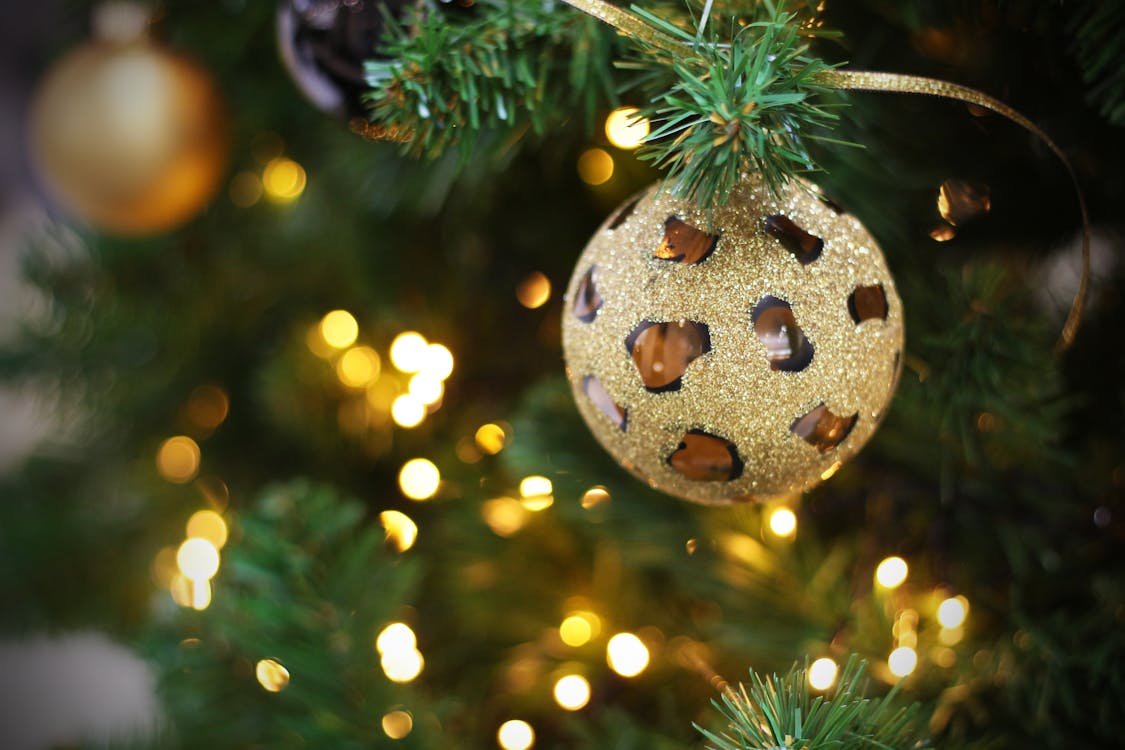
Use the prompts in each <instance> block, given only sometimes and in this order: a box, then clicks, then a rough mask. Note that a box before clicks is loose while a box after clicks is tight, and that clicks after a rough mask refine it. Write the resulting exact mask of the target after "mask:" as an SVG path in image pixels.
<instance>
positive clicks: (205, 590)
mask: <svg viewBox="0 0 1125 750" xmlns="http://www.w3.org/2000/svg"><path fill="white" fill-rule="evenodd" d="M189 583H190V584H191V608H192V609H197V610H199V611H201V612H202V611H203V610H205V609H207V608H208V607H209V606H211V582H210V581H189Z"/></svg>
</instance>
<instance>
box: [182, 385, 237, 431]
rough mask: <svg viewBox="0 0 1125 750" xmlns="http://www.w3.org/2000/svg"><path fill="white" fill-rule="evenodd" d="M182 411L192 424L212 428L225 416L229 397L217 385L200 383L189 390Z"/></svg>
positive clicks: (220, 422)
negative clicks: (188, 395)
mask: <svg viewBox="0 0 1125 750" xmlns="http://www.w3.org/2000/svg"><path fill="white" fill-rule="evenodd" d="M184 411H185V412H186V415H187V418H188V419H189V420H190V421H191V423H192V424H193V425H194V426H196V427H198V428H199V429H201V430H214V429H215V428H216V427H218V426H219V425H221V424H222V423H223V420H225V419H226V418H227V414H228V413H229V412H230V399H229V398H228V397H227V393H226V391H224V390H223V389H222V388H220V387H218V386H217V385H201V386H199V387H198V388H196V389H195V390H193V391H192V392H191V396H190V397H189V398H188V402H187V406H186V407H185V409H184Z"/></svg>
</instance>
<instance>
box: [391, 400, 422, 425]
mask: <svg viewBox="0 0 1125 750" xmlns="http://www.w3.org/2000/svg"><path fill="white" fill-rule="evenodd" d="M425 418H426V405H425V404H423V403H422V402H421V400H419V399H418V397H417V396H412V395H411V394H409V393H404V394H402V395H401V396H399V397H398V398H396V399H395V400H394V403H392V404H391V419H393V420H394V421H395V424H397V425H398V426H399V427H407V428H409V427H417V426H418V425H420V424H422V420H423V419H425Z"/></svg>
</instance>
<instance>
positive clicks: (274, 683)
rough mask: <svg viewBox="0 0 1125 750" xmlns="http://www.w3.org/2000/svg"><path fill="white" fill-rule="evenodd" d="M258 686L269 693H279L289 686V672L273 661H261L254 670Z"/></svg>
mask: <svg viewBox="0 0 1125 750" xmlns="http://www.w3.org/2000/svg"><path fill="white" fill-rule="evenodd" d="M254 675H255V676H256V677H257V678H258V684H259V685H261V686H262V687H264V688H265V689H266V690H268V691H269V692H271V693H280V692H281V691H282V690H284V689H285V686H286V685H288V684H289V670H288V669H286V668H285V667H283V666H282V665H281V664H280V663H279V662H277V661H275V660H273V659H261V660H260V661H259V662H258V664H257V666H256V667H255V668H254Z"/></svg>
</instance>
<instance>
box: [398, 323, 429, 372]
mask: <svg viewBox="0 0 1125 750" xmlns="http://www.w3.org/2000/svg"><path fill="white" fill-rule="evenodd" d="M428 346H429V343H428V342H427V341H426V339H425V338H424V337H423V336H422V334H420V333H415V332H414V331H403V332H402V333H400V334H399V335H397V336H395V340H394V341H392V342H391V364H393V365H394V366H395V369H397V370H398V371H399V372H418V371H419V370H421V369H422V367H423V365H425V363H426V348H427V347H428Z"/></svg>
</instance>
